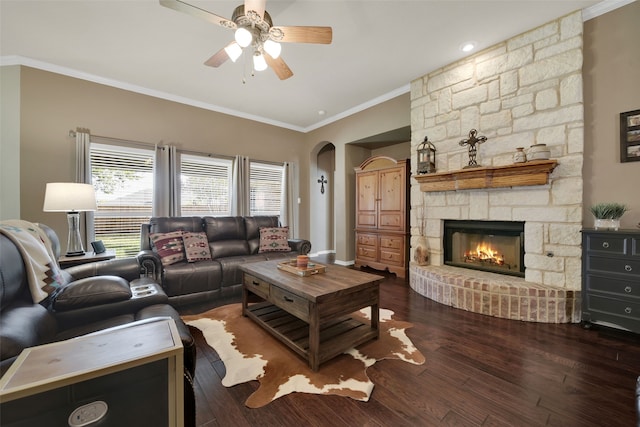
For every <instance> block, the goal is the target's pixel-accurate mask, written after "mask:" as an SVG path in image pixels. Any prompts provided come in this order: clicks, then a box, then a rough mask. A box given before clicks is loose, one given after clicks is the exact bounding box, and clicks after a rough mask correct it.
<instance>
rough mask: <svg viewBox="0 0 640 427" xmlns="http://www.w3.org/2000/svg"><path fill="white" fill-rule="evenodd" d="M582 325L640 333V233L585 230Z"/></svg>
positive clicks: (583, 238) (583, 241) (583, 244)
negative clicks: (596, 325) (597, 325)
mask: <svg viewBox="0 0 640 427" xmlns="http://www.w3.org/2000/svg"><path fill="white" fill-rule="evenodd" d="M582 251H583V252H582V322H583V325H584V326H586V327H588V326H590V325H591V323H596V324H603V325H605V326H612V327H617V328H620V329H626V330H629V331H633V332H636V333H640V231H632V230H620V231H603V230H583V231H582Z"/></svg>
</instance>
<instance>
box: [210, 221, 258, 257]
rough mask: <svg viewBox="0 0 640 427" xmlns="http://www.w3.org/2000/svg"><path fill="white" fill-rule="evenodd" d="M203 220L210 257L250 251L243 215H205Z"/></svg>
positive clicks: (241, 253)
mask: <svg viewBox="0 0 640 427" xmlns="http://www.w3.org/2000/svg"><path fill="white" fill-rule="evenodd" d="M204 221H205V230H206V232H207V239H208V240H209V248H210V250H211V258H213V259H218V258H223V257H228V256H239V255H248V254H249V253H250V252H249V245H248V244H247V239H246V233H245V228H244V218H243V217H241V216H226V217H211V216H208V217H205V219H204Z"/></svg>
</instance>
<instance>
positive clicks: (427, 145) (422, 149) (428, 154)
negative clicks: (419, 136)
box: [418, 136, 436, 174]
mask: <svg viewBox="0 0 640 427" xmlns="http://www.w3.org/2000/svg"><path fill="white" fill-rule="evenodd" d="M435 171H436V147H435V146H434V145H433V144H432V143H431V142H429V137H427V136H425V137H424V141H423V142H422V144H420V145H418V173H419V174H422V173H434V172H435Z"/></svg>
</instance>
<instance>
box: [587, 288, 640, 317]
mask: <svg viewBox="0 0 640 427" xmlns="http://www.w3.org/2000/svg"><path fill="white" fill-rule="evenodd" d="M587 307H588V309H589V310H592V311H600V312H603V313H610V314H614V315H616V316H621V317H630V318H633V319H640V302H629V301H625V300H622V299H616V298H607V297H601V296H596V295H591V294H587Z"/></svg>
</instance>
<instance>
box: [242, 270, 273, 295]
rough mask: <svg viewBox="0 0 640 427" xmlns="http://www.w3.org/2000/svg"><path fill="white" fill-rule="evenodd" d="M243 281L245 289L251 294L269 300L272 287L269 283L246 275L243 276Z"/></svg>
mask: <svg viewBox="0 0 640 427" xmlns="http://www.w3.org/2000/svg"><path fill="white" fill-rule="evenodd" d="M243 280H244V285H245V287H246V288H247V289H248V290H249V291H250V292H253V293H254V294H256V295H259V296H261V297H262V298H264V299H269V288H270V286H271V285H270V284H269V283H267V282H265V281H264V280H260V279H258V278H257V277H255V276H252V275H250V274H246V273H245V274H244V276H243Z"/></svg>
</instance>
